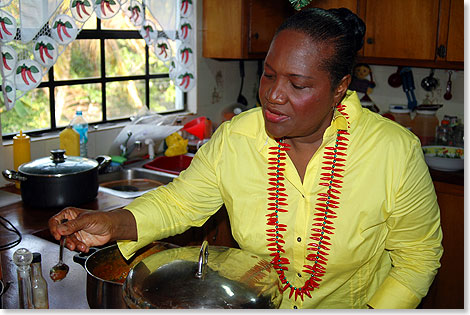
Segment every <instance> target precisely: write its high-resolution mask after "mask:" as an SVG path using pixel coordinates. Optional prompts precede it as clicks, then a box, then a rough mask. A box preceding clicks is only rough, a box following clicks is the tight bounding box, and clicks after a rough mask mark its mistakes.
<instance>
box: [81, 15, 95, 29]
mask: <svg viewBox="0 0 470 315" xmlns="http://www.w3.org/2000/svg"><path fill="white" fill-rule="evenodd" d="M79 25H81V24H79ZM96 25H97V18H96V15H94V14H92V16H91V17H90V18H89V19H88V20H87V21H86V22H85V25H83V29H84V30H96Z"/></svg>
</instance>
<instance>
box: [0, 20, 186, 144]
mask: <svg viewBox="0 0 470 315" xmlns="http://www.w3.org/2000/svg"><path fill="white" fill-rule="evenodd" d="M168 72H169V69H168V67H167V65H166V64H165V63H164V62H162V61H161V60H159V59H158V58H157V57H156V56H155V54H154V53H153V52H152V51H151V49H149V47H148V46H147V45H146V44H145V40H144V39H143V38H142V36H141V35H140V33H139V31H138V30H135V27H134V26H133V25H132V24H131V23H130V22H129V19H127V18H126V17H124V16H123V14H118V15H116V16H115V17H113V18H112V19H108V20H100V19H97V18H96V17H92V18H90V19H89V20H88V21H87V22H86V24H85V25H84V27H83V29H82V31H81V32H80V33H79V35H78V37H77V39H76V40H75V41H73V42H72V43H70V44H69V45H68V47H67V49H66V50H65V51H64V52H63V53H62V55H60V57H59V58H58V60H57V62H56V64H55V65H54V66H53V67H51V69H50V70H49V72H48V73H46V74H45V76H44V78H43V81H42V82H41V84H40V85H39V86H38V87H37V88H36V89H34V90H32V91H29V92H28V93H27V94H25V95H24V96H23V97H22V98H20V99H19V100H18V101H17V102H16V104H15V106H14V108H13V109H12V110H10V111H8V112H3V113H2V114H1V115H0V117H1V124H2V135H3V136H4V138H11V137H12V136H13V135H14V134H16V133H18V132H19V130H23V131H24V132H26V131H27V132H28V133H29V134H40V133H43V132H44V131H53V130H59V129H62V128H64V127H65V126H66V125H67V124H68V123H69V122H70V120H71V119H72V118H73V117H74V115H75V112H76V111H77V110H81V111H82V112H83V115H84V117H85V119H86V120H87V121H88V122H89V123H90V124H93V123H103V122H110V121H122V120H126V119H129V117H130V116H132V115H135V114H137V113H138V112H139V111H140V110H142V109H143V108H145V107H147V108H148V109H150V110H152V111H154V112H158V113H170V112H177V111H182V110H184V103H185V102H184V96H185V95H184V93H183V92H181V91H180V89H178V88H176V87H175V85H174V83H173V81H172V80H170V78H169V73H168Z"/></svg>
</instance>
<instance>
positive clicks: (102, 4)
mask: <svg viewBox="0 0 470 315" xmlns="http://www.w3.org/2000/svg"><path fill="white" fill-rule="evenodd" d="M100 7H101V14H102V15H103V16H106V12H105V11H104V0H101V3H100Z"/></svg>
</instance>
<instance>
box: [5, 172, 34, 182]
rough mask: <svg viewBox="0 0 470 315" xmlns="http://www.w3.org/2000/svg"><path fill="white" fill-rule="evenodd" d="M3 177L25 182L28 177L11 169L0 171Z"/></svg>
mask: <svg viewBox="0 0 470 315" xmlns="http://www.w3.org/2000/svg"><path fill="white" fill-rule="evenodd" d="M2 175H3V177H5V179H6V180H9V181H11V182H13V181H16V180H19V181H21V182H25V181H26V180H27V179H28V178H27V177H24V176H21V175H20V174H19V173H18V172H17V171H13V170H4V171H3V172H2Z"/></svg>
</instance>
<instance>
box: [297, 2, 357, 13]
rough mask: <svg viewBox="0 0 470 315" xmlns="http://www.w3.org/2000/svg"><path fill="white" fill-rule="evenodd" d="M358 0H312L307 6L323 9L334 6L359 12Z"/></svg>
mask: <svg viewBox="0 0 470 315" xmlns="http://www.w3.org/2000/svg"><path fill="white" fill-rule="evenodd" d="M357 1H358V0H316V1H312V2H311V3H310V4H309V5H308V6H306V8H312V7H316V8H322V9H333V8H347V9H349V10H351V11H352V12H354V13H356V14H357V13H358V10H357Z"/></svg>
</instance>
